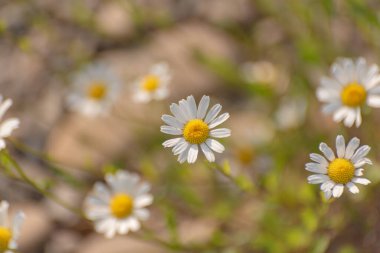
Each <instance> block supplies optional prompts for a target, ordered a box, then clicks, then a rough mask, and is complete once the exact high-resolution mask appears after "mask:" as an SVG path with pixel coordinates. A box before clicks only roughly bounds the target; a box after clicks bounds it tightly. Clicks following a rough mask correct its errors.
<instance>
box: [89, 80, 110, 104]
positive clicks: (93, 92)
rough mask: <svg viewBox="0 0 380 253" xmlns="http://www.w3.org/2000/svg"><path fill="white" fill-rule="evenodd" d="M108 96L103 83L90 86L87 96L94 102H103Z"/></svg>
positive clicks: (98, 82)
mask: <svg viewBox="0 0 380 253" xmlns="http://www.w3.org/2000/svg"><path fill="white" fill-rule="evenodd" d="M106 95H107V87H106V85H105V84H104V83H103V82H101V81H96V82H93V83H92V84H90V86H89V87H88V89H87V96H88V97H89V98H91V99H94V100H101V99H103V98H104V97H105V96H106Z"/></svg>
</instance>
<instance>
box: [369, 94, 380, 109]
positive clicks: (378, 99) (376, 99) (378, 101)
mask: <svg viewBox="0 0 380 253" xmlns="http://www.w3.org/2000/svg"><path fill="white" fill-rule="evenodd" d="M367 104H368V105H369V106H371V107H375V108H379V107H380V96H376V95H369V96H368V98H367Z"/></svg>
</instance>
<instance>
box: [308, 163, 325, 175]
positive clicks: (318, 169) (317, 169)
mask: <svg viewBox="0 0 380 253" xmlns="http://www.w3.org/2000/svg"><path fill="white" fill-rule="evenodd" d="M305 170H307V171H310V172H314V173H318V174H326V173H327V168H326V167H325V166H323V165H321V164H319V163H307V164H306V165H305Z"/></svg>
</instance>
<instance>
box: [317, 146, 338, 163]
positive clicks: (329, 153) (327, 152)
mask: <svg viewBox="0 0 380 253" xmlns="http://www.w3.org/2000/svg"><path fill="white" fill-rule="evenodd" d="M319 150H320V151H321V152H322V153H323V154H324V155H325V157H326V158H327V159H329V160H330V161H333V160H334V159H335V155H334V152H333V151H332V149H331V148H330V147H329V146H327V144H326V143H323V142H322V143H321V144H319Z"/></svg>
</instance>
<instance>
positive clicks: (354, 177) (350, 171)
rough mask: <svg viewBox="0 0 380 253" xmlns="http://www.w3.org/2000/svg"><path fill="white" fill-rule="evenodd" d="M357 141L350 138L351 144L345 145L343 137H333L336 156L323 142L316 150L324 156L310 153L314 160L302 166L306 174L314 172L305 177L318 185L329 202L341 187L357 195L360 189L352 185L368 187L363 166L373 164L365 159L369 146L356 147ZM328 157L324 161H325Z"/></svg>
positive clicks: (337, 195) (358, 142)
mask: <svg viewBox="0 0 380 253" xmlns="http://www.w3.org/2000/svg"><path fill="white" fill-rule="evenodd" d="M359 144H360V140H359V139H358V138H356V137H355V138H352V139H351V140H350V142H349V143H348V144H347V146H346V144H345V140H344V138H343V136H342V135H338V136H337V137H336V150H337V152H336V156H335V154H334V152H333V151H332V149H331V148H330V147H329V146H327V144H325V143H321V144H320V145H319V149H320V150H321V152H322V153H323V155H324V157H323V156H322V155H319V154H315V153H313V154H310V159H311V160H312V161H313V162H311V163H307V164H306V165H305V169H306V170H307V171H310V172H313V173H316V174H314V175H311V176H309V177H308V178H307V180H308V181H309V183H310V184H321V190H322V191H323V192H324V193H325V197H326V198H327V199H329V198H330V197H331V196H333V197H334V198H339V197H340V196H341V195H342V193H343V189H344V186H346V187H347V188H348V190H349V191H350V192H352V193H354V194H356V193H358V192H359V188H358V187H357V186H356V185H355V183H357V184H363V185H367V184H369V183H370V181H369V180H368V179H366V178H362V177H361V176H362V175H363V170H364V169H363V166H364V165H365V164H372V162H371V160H370V159H368V158H366V155H367V154H368V152H369V151H370V149H371V148H370V147H369V146H368V145H364V146H361V147H359ZM326 158H327V159H326Z"/></svg>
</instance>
